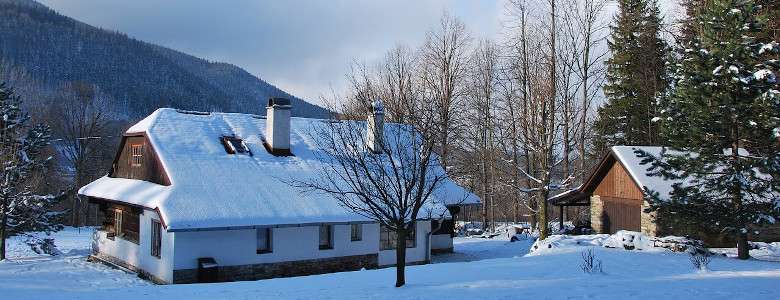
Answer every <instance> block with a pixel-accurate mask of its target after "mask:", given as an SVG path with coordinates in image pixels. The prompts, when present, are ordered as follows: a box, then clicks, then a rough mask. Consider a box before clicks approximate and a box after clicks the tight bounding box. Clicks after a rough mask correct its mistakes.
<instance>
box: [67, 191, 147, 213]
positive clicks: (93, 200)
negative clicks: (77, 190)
mask: <svg viewBox="0 0 780 300" xmlns="http://www.w3.org/2000/svg"><path fill="white" fill-rule="evenodd" d="M81 196H84V197H87V202H88V203H94V204H100V202H108V203H111V204H117V205H123V206H129V207H134V208H140V209H149V210H151V209H152V208H151V207H146V206H143V205H138V204H132V203H127V202H123V201H117V200H111V199H106V198H100V197H92V196H86V195H81Z"/></svg>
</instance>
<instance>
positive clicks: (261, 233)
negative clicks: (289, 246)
mask: <svg viewBox="0 0 780 300" xmlns="http://www.w3.org/2000/svg"><path fill="white" fill-rule="evenodd" d="M270 252H271V228H260V229H257V254H261V253H270Z"/></svg>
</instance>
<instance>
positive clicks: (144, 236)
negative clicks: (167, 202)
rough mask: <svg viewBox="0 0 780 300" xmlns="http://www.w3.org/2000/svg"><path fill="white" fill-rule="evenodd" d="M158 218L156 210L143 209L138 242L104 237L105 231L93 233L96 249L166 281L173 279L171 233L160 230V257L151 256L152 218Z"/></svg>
mask: <svg viewBox="0 0 780 300" xmlns="http://www.w3.org/2000/svg"><path fill="white" fill-rule="evenodd" d="M153 219H154V220H159V216H158V215H157V212H155V211H153V210H144V211H143V212H142V214H141V215H140V217H139V222H140V226H139V233H138V235H139V237H138V240H139V241H138V244H135V243H133V242H129V241H127V240H124V239H122V238H121V237H115V238H114V240H110V239H108V238H106V232H105V231H97V232H96V233H95V235H96V238H97V241H96V242H97V243H98V249H99V251H100V252H101V253H102V254H105V255H110V256H113V257H115V258H118V259H120V260H123V261H124V262H125V263H127V264H129V265H132V266H135V267H137V268H140V269H142V270H144V271H146V272H148V273H150V274H152V275H154V276H156V277H157V278H159V279H162V280H164V281H166V282H172V281H173V269H172V268H171V266H172V265H173V247H172V245H173V234H172V233H170V232H166V231H165V229H163V230H162V236H161V237H162V249H160V258H157V257H154V256H152V254H151V253H152V252H151V251H152V248H151V232H152V220H153Z"/></svg>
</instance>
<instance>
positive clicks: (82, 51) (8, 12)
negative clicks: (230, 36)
mask: <svg viewBox="0 0 780 300" xmlns="http://www.w3.org/2000/svg"><path fill="white" fill-rule="evenodd" d="M0 41H1V42H0V62H2V64H0V66H2V67H0V69H3V70H0V74H3V73H5V74H8V73H13V74H17V75H18V74H25V76H24V77H26V78H27V79H28V80H30V81H34V82H35V83H34V84H35V85H36V86H37V87H36V88H35V89H34V90H35V94H37V95H41V94H43V93H42V92H43V91H44V90H48V91H49V93H50V94H52V93H53V94H56V93H57V90H58V89H60V88H61V87H62V86H63V85H66V84H69V83H71V82H80V83H87V84H90V85H94V87H95V88H96V89H97V90H99V91H100V93H101V94H102V95H103V96H105V97H107V98H108V101H107V103H108V104H107V105H108V107H107V108H106V109H107V110H108V112H110V113H111V116H112V118H114V119H123V120H130V121H132V120H136V119H138V118H140V117H143V116H145V115H147V114H148V113H150V112H151V111H153V110H154V109H156V108H158V107H176V108H182V109H191V110H207V111H226V112H247V113H256V114H265V109H264V105H263V101H264V100H265V99H267V98H268V97H271V96H276V97H287V98H291V99H292V101H293V114H294V115H296V116H307V117H323V116H326V115H327V111H326V110H325V109H323V108H321V107H319V106H316V105H312V104H310V103H307V102H305V101H303V100H301V99H299V98H296V97H294V96H292V95H290V94H288V93H286V92H284V91H282V90H280V89H279V88H277V87H275V86H273V85H271V84H269V83H267V82H265V81H263V80H261V79H259V78H257V77H255V76H253V75H251V74H249V73H248V72H246V71H245V70H243V69H241V68H239V67H236V66H234V65H230V64H226V63H218V62H210V61H207V60H203V59H200V58H197V57H194V56H191V55H187V54H184V53H181V52H178V51H175V50H171V49H168V48H164V47H160V46H157V45H153V44H149V43H146V42H142V41H139V40H136V39H133V38H130V37H128V36H127V35H125V34H122V33H118V32H111V31H107V30H104V29H100V28H96V27H93V26H90V25H87V24H84V23H82V22H79V21H76V20H73V19H71V18H68V17H65V16H62V15H60V14H58V13H56V12H54V11H53V10H51V9H49V8H47V7H45V6H43V5H41V4H39V3H37V2H34V1H32V0H0ZM9 69H11V70H9ZM11 77H13V76H11ZM17 77H18V76H17ZM25 84H30V83H25ZM33 98H36V99H30V101H27V102H26V104H27V105H28V106H32V105H35V104H46V102H45V101H51V100H47V99H45V98H48V97H33ZM40 98H44V99H40Z"/></svg>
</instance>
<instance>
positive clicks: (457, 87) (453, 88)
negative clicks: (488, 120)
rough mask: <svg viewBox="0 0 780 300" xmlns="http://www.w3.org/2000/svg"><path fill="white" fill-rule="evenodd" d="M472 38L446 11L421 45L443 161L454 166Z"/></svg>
mask: <svg viewBox="0 0 780 300" xmlns="http://www.w3.org/2000/svg"><path fill="white" fill-rule="evenodd" d="M470 43H471V38H470V37H469V34H468V33H467V32H466V27H465V25H463V22H461V21H460V20H459V19H457V18H456V17H453V16H451V15H449V14H448V13H446V12H445V14H444V16H442V18H441V21H440V23H439V28H437V30H433V31H429V32H428V34H427V37H426V40H425V44H424V45H423V47H422V49H421V56H422V57H421V59H422V61H421V62H420V63H421V79H422V82H423V85H424V87H425V90H426V91H425V95H426V97H427V98H430V100H431V102H432V103H433V104H435V105H436V109H435V112H436V113H437V119H438V120H437V122H436V123H437V126H438V129H437V130H436V131H437V139H436V140H437V142H438V143H439V145H438V149H437V150H438V151H439V155H440V156H441V162H442V165H444V166H445V168H446V167H448V166H450V161H449V158H450V144H451V143H452V141H451V140H450V139H451V136H452V135H453V130H456V129H457V127H458V124H457V123H456V121H457V120H458V117H457V114H458V112H459V109H460V108H461V107H462V106H461V103H459V101H460V100H461V98H462V96H463V95H464V94H465V93H467V90H466V89H465V87H464V84H463V81H464V80H465V77H466V76H467V74H466V72H467V68H468V65H467V63H468V54H469V53H468V51H469V46H470Z"/></svg>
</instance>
